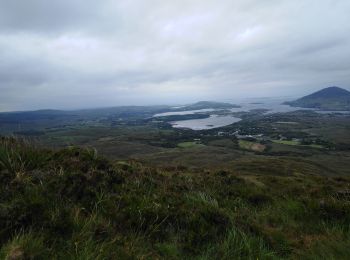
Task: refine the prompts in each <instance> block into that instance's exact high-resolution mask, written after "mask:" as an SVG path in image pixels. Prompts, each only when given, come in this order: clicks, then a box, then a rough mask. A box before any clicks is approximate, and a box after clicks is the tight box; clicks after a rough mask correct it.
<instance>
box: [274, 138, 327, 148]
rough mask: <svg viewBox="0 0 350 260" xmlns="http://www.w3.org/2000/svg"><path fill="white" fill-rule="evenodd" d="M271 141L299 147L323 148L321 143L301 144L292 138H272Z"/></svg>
mask: <svg viewBox="0 0 350 260" xmlns="http://www.w3.org/2000/svg"><path fill="white" fill-rule="evenodd" d="M272 142H274V143H276V144H284V145H291V146H300V147H311V148H316V149H323V148H324V146H323V145H319V144H301V143H300V142H299V141H292V140H272Z"/></svg>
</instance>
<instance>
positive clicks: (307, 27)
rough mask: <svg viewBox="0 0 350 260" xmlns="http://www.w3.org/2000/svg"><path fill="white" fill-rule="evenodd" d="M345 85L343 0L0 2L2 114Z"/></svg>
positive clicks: (349, 12)
mask: <svg viewBox="0 0 350 260" xmlns="http://www.w3.org/2000/svg"><path fill="white" fill-rule="evenodd" d="M332 85H337V86H340V87H344V88H347V89H349V88H350V1H349V0H303V1H301V0H300V1H298V0H263V1H262V0H220V1H218V0H198V1H196V0H176V1H170V0H138V1H136V0H129V1H126V0H125V1H123V0H114V1H112V0H100V1H98V0H50V1H48V0H0V111H9V110H26V109H39V108H59V109H62V108H63V109H64V108H66V109H71V108H80V107H98V106H116V105H128V104H165V103H172V104H174V103H187V102H192V101H198V100H230V99H236V98H240V97H265V96H298V95H303V94H306V93H309V92H312V91H314V90H318V89H320V88H323V87H327V86H332Z"/></svg>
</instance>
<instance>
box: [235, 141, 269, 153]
mask: <svg viewBox="0 0 350 260" xmlns="http://www.w3.org/2000/svg"><path fill="white" fill-rule="evenodd" d="M238 144H239V147H240V148H241V149H244V150H251V151H255V152H263V151H264V150H265V145H262V144H259V143H255V142H250V141H246V140H239V141H238Z"/></svg>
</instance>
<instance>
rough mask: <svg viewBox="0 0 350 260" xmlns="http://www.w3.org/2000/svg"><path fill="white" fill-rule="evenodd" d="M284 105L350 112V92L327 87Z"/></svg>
mask: <svg viewBox="0 0 350 260" xmlns="http://www.w3.org/2000/svg"><path fill="white" fill-rule="evenodd" d="M286 104H288V105H291V106H296V107H305V108H317V109H321V110H338V111H340V110H350V92H349V91H347V90H346V89H343V88H339V87H328V88H324V89H322V90H320V91H317V92H315V93H313V94H310V95H308V96H305V97H302V98H300V99H297V100H295V101H291V102H286Z"/></svg>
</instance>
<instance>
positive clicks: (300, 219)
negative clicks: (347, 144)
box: [0, 138, 350, 259]
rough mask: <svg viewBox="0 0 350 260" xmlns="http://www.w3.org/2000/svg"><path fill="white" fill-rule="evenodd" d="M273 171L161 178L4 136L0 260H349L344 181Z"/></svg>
mask: <svg viewBox="0 0 350 260" xmlns="http://www.w3.org/2000/svg"><path fill="white" fill-rule="evenodd" d="M262 163H264V162H262ZM269 163H270V161H269V160H266V162H265V163H264V164H265V165H264V174H238V173H237V172H235V171H232V172H228V171H219V172H209V171H208V172H182V171H171V172H166V171H160V170H158V169H153V168H148V167H146V166H144V165H142V164H139V163H137V162H111V161H108V160H106V159H104V158H101V157H99V156H98V155H97V152H96V150H94V149H86V148H74V147H71V148H66V149H63V150H59V151H51V150H44V149H41V148H36V147H33V146H32V145H29V144H27V143H26V142H24V141H20V140H15V139H9V138H2V139H1V141H0V259H346V258H347V257H348V256H349V255H350V247H349V243H350V230H349V224H350V192H349V189H350V179H349V178H344V177H322V176H318V175H317V172H315V173H314V175H313V174H309V173H303V171H300V169H298V171H291V173H290V174H289V175H285V174H284V175H278V174H276V173H275V172H276V169H274V170H273V171H272V172H274V173H273V174H272V173H271V174H266V173H265V172H266V168H268V167H270V165H269ZM257 167H258V166H257ZM271 167H273V165H271Z"/></svg>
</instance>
